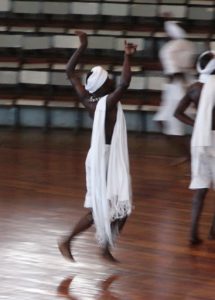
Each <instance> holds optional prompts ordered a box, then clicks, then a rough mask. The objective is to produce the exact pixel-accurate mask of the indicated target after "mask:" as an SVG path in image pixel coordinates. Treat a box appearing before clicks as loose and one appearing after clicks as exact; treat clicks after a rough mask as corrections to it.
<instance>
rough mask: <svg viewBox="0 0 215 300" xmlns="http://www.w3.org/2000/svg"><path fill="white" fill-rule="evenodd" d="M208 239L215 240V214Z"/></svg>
mask: <svg viewBox="0 0 215 300" xmlns="http://www.w3.org/2000/svg"><path fill="white" fill-rule="evenodd" d="M208 238H209V239H210V240H215V214H214V217H213V221H212V225H211V228H210V232H209V236H208Z"/></svg>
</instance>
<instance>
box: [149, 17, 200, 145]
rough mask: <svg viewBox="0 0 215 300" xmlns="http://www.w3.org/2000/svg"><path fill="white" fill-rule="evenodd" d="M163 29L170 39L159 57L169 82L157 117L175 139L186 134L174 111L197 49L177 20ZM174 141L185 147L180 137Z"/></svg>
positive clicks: (180, 97) (166, 131)
mask: <svg viewBox="0 0 215 300" xmlns="http://www.w3.org/2000/svg"><path fill="white" fill-rule="evenodd" d="M164 29H165V31H166V34H167V35H168V37H169V38H170V41H168V42H167V43H166V44H165V45H164V46H163V47H162V48H161V50H160V52H159V57H160V61H161V64H162V66H163V70H164V74H165V76H166V79H167V82H166V83H165V85H164V88H163V92H162V101H161V105H160V108H159V110H158V112H157V113H156V114H155V116H154V120H155V121H157V122H158V123H159V124H160V126H161V129H162V131H163V133H164V134H166V135H168V136H171V137H172V139H173V136H176V137H179V136H183V135H184V134H185V126H184V124H183V123H182V122H180V121H179V120H177V119H176V118H175V116H174V112H175V109H176V107H177V106H178V103H179V102H180V100H181V99H182V98H183V96H184V94H185V92H186V88H187V85H188V78H189V77H190V76H189V75H190V74H189V73H190V71H191V69H192V67H193V62H194V55H195V50H194V46H193V43H192V42H190V41H188V40H186V32H185V31H184V30H183V29H182V28H181V27H180V26H179V25H178V24H177V23H176V22H174V21H166V22H165V23H164ZM175 140H176V143H177V144H179V143H180V145H178V146H179V147H183V148H184V145H183V146H182V145H181V141H180V140H179V139H178V138H177V139H175Z"/></svg>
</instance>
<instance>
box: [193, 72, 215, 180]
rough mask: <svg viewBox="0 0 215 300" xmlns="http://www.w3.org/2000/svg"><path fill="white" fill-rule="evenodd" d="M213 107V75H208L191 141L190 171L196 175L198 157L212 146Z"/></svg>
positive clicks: (214, 101) (214, 87)
mask: <svg viewBox="0 0 215 300" xmlns="http://www.w3.org/2000/svg"><path fill="white" fill-rule="evenodd" d="M214 106H215V75H210V77H209V78H208V80H207V82H206V83H205V84H204V86H203V88H202V92H201V96H200V100H199V105H198V110H197V115H196V119H195V124H194V128H193V134H192V139H191V152H192V170H193V174H197V173H198V170H199V166H200V157H201V155H204V153H205V150H206V148H207V147H210V146H211V144H212V112H213V108H214Z"/></svg>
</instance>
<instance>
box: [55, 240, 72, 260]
mask: <svg viewBox="0 0 215 300" xmlns="http://www.w3.org/2000/svg"><path fill="white" fill-rule="evenodd" d="M58 249H59V251H60V253H61V254H62V255H63V257H64V258H66V259H69V260H70V261H75V260H74V257H73V255H72V252H71V249H70V242H69V241H67V240H64V241H62V242H59V243H58Z"/></svg>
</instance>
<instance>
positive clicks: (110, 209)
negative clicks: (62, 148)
mask: <svg viewBox="0 0 215 300" xmlns="http://www.w3.org/2000/svg"><path fill="white" fill-rule="evenodd" d="M106 98H107V96H104V97H102V98H101V99H100V100H99V102H98V104H97V107H96V111H95V115H94V122H93V130H92V138H91V149H90V151H91V160H90V170H91V171H90V172H91V173H90V185H91V191H92V193H91V197H92V199H91V203H92V211H93V219H94V224H95V227H96V236H97V239H98V241H99V244H101V245H105V244H106V243H107V242H108V243H109V244H110V245H113V242H114V233H113V232H112V231H111V222H112V221H113V220H115V219H117V218H123V217H125V216H127V215H128V214H130V213H131V205H132V204H131V185H130V171H129V160H128V146H127V130H126V123H125V118H124V114H123V110H122V106H121V104H120V103H118V110H117V120H116V124H115V127H114V132H113V136H112V142H111V145H110V157H109V163H108V167H107V169H106V162H105V146H106V145H105V116H106Z"/></svg>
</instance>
